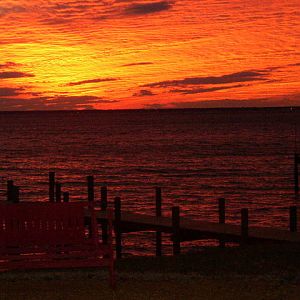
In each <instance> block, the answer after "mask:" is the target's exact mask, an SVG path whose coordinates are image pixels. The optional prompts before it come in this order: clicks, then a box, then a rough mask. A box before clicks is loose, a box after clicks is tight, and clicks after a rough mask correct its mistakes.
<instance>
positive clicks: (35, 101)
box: [0, 96, 119, 111]
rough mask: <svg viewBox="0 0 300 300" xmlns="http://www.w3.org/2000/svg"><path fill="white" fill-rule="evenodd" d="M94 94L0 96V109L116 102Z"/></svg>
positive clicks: (65, 107)
mask: <svg viewBox="0 0 300 300" xmlns="http://www.w3.org/2000/svg"><path fill="white" fill-rule="evenodd" d="M116 102H119V101H117V100H108V99H104V98H100V97H96V96H57V97H37V98H32V99H16V98H13V99H12V98H0V110H1V111H14V110H18V111H26V110H72V109H93V108H94V105H95V104H101V103H116Z"/></svg>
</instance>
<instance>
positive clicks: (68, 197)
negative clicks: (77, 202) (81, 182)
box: [63, 192, 70, 203]
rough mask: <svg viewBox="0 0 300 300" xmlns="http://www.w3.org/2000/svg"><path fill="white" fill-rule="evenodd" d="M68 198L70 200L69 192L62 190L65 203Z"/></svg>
mask: <svg viewBox="0 0 300 300" xmlns="http://www.w3.org/2000/svg"><path fill="white" fill-rule="evenodd" d="M69 200H70V194H69V192H64V193H63V201H64V202H65V203H67V202H69Z"/></svg>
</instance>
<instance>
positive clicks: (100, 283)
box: [0, 245, 300, 300]
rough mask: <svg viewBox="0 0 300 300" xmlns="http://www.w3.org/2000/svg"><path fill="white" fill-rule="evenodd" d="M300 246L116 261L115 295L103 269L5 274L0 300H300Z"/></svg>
mask: <svg viewBox="0 0 300 300" xmlns="http://www.w3.org/2000/svg"><path fill="white" fill-rule="evenodd" d="M299 267H300V257H299V247H298V246H297V247H296V246H292V247H290V246H279V245H278V246H259V247H257V246H255V247H254V246H250V247H246V248H226V249H218V248H207V249H205V250H203V251H201V252H200V253H196V254H185V255H181V256H178V257H161V258H155V257H131V258H125V259H122V260H121V261H119V262H118V264H117V273H118V281H117V288H116V290H115V291H113V290H111V289H110V288H109V286H108V284H107V273H106V272H105V270H61V271H56V270H46V271H34V272H10V273H2V274H1V282H2V284H1V294H0V295H1V297H0V299H1V300H2V299H3V300H6V299H44V300H46V299H78V300H80V299H122V300H123V299H124V300H126V299H256V300H257V299H264V300H266V299H270V300H271V299H272V300H273V299H291V300H292V299H299V293H300V284H299V283H300V268H299Z"/></svg>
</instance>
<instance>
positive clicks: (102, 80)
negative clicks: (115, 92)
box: [67, 78, 118, 86]
mask: <svg viewBox="0 0 300 300" xmlns="http://www.w3.org/2000/svg"><path fill="white" fill-rule="evenodd" d="M116 80H118V78H96V79H88V80H82V81H76V82H70V83H68V84H67V85H68V86H74V85H81V84H88V83H98V82H106V81H116Z"/></svg>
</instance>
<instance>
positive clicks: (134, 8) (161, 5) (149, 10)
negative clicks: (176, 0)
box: [124, 1, 172, 16]
mask: <svg viewBox="0 0 300 300" xmlns="http://www.w3.org/2000/svg"><path fill="white" fill-rule="evenodd" d="M171 7H172V4H171V2H169V1H160V2H152V3H133V4H131V5H129V6H128V7H127V8H126V9H125V11H124V13H125V15H134V16H139V15H147V14H153V13H157V12H161V11H165V10H169V9H170V8H171Z"/></svg>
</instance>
